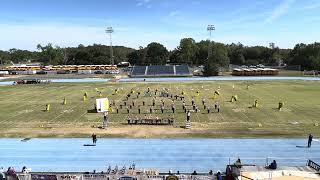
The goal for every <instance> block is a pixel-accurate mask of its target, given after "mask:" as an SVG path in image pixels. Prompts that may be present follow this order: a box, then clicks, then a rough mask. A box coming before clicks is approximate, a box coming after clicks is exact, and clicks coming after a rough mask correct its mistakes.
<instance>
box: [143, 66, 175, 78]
mask: <svg viewBox="0 0 320 180" xmlns="http://www.w3.org/2000/svg"><path fill="white" fill-rule="evenodd" d="M173 68H174V66H158V65H155V66H149V67H148V72H147V74H148V75H172V76H173V75H174V69H173Z"/></svg>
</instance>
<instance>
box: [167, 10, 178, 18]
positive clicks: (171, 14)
mask: <svg viewBox="0 0 320 180" xmlns="http://www.w3.org/2000/svg"><path fill="white" fill-rule="evenodd" d="M178 14H180V12H179V11H171V12H170V13H169V17H173V16H177V15H178Z"/></svg>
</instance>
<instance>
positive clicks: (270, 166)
mask: <svg viewBox="0 0 320 180" xmlns="http://www.w3.org/2000/svg"><path fill="white" fill-rule="evenodd" d="M267 168H268V169H277V162H276V160H273V161H272V163H271V164H270V165H269V166H268V167H267Z"/></svg>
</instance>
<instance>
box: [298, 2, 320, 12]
mask: <svg viewBox="0 0 320 180" xmlns="http://www.w3.org/2000/svg"><path fill="white" fill-rule="evenodd" d="M301 9H302V10H313V9H320V3H314V4H310V5H306V6H304V7H302V8H301Z"/></svg>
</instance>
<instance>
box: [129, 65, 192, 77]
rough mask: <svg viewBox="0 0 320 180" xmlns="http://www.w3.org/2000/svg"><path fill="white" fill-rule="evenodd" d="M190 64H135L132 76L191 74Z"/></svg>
mask: <svg viewBox="0 0 320 180" xmlns="http://www.w3.org/2000/svg"><path fill="white" fill-rule="evenodd" d="M191 75H192V74H191V73H190V71H189V67H188V65H150V66H134V67H133V69H132V71H131V74H130V76H131V77H157V76H158V77H174V76H180V77H182V76H191Z"/></svg>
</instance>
